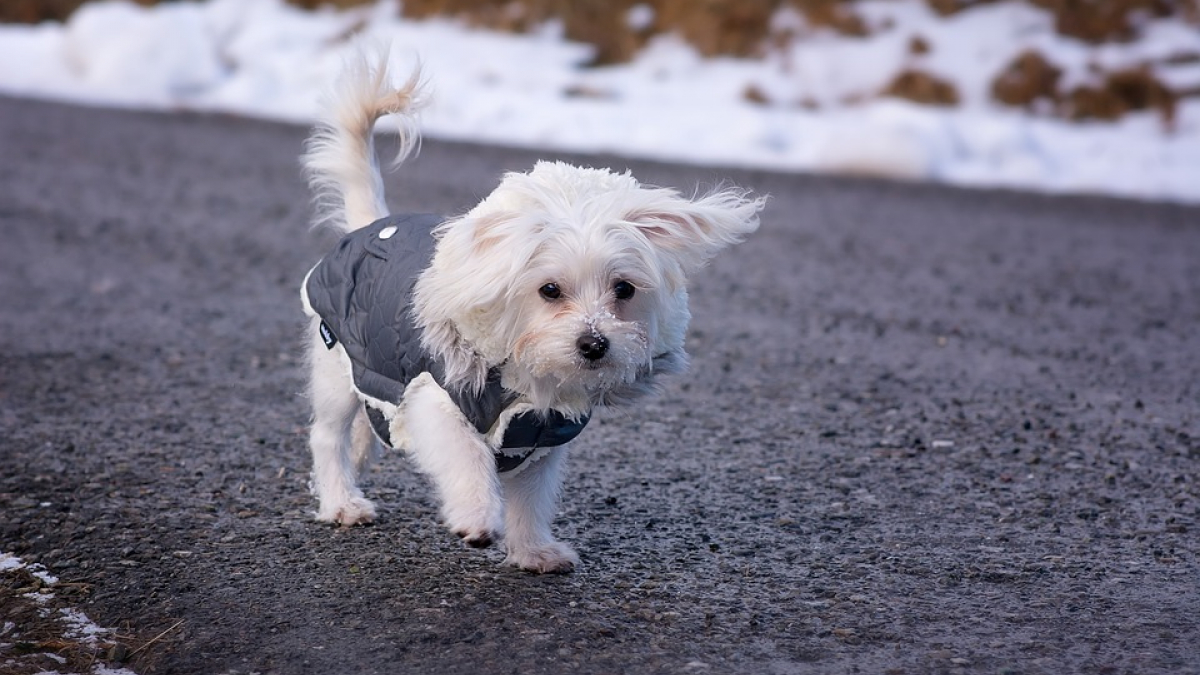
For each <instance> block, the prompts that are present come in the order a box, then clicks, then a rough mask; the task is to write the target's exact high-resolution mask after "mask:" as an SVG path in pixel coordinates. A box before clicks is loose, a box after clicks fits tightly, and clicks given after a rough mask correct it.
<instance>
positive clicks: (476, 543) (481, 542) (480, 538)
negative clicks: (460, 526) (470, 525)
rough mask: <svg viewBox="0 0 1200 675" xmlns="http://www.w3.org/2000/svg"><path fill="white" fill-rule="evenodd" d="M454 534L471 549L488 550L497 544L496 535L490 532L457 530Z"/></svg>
mask: <svg viewBox="0 0 1200 675" xmlns="http://www.w3.org/2000/svg"><path fill="white" fill-rule="evenodd" d="M454 534H456V535H458V538H459V539H462V540H463V543H464V544H466V545H467V546H470V547H471V548H487V547H489V546H491V545H492V544H494V543H496V533H495V532H492V531H490V530H455V531H454Z"/></svg>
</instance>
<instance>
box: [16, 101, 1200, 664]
mask: <svg viewBox="0 0 1200 675" xmlns="http://www.w3.org/2000/svg"><path fill="white" fill-rule="evenodd" d="M304 135H305V130H304V129H301V128H298V127H294V126H288V125H282V124H274V123H266V122H259V121H251V120H245V119H239V118H233V117H225V116H219V115H195V114H185V113H181V114H172V115H159V114H150V113H141V112H127V111H112V110H89V109H85V108H78V107H70V106H62V105H56V104H50V103H41V102H32V101H23V100H12V99H0V157H3V161H2V162H0V227H2V231H3V240H2V241H3V243H2V244H0V429H2V433H0V551H7V552H8V553H12V554H15V555H18V556H20V557H21V558H22V559H24V560H25V561H27V562H30V563H34V562H36V563H41V564H42V565H45V567H46V568H47V569H48V570H50V571H51V572H52V573H53V574H55V575H57V576H58V577H59V578H60V579H62V580H63V581H64V582H70V583H72V584H74V586H72V588H75V589H77V590H78V591H79V592H78V593H77V594H76V597H77V598H78V599H77V604H78V607H79V608H80V609H82V610H83V611H85V612H86V613H87V615H88V616H90V617H91V618H92V619H93V620H94V621H95V622H96V623H98V624H100V625H102V626H110V627H115V628H116V629H117V630H118V632H119V634H120V636H121V639H122V640H125V641H127V642H128V643H129V647H130V648H129V649H128V650H126V653H127V654H128V653H129V652H133V651H134V650H135V649H138V648H140V649H139V650H138V651H136V653H134V654H133V655H132V657H131V658H128V660H127V661H126V662H125V663H124V664H122V665H123V666H124V667H126V668H129V669H131V670H134V671H136V672H138V673H142V674H147V675H148V674H152V673H171V674H175V675H192V674H196V675H212V674H224V673H229V674H233V673H240V674H243V675H245V674H248V673H272V674H276V673H277V674H280V675H293V674H309V673H312V674H322V675H323V674H327V673H348V674H358V673H362V674H371V673H380V674H391V673H437V674H443V673H448V674H453V673H472V674H473V673H482V674H485V675H487V674H493V673H521V674H522V675H535V674H541V673H546V674H551V673H567V672H570V673H573V674H575V675H583V674H587V673H604V674H608V673H631V674H634V673H636V674H641V673H697V674H717V673H732V674H740V673H755V674H758V673H776V674H784V673H858V672H861V673H879V674H885V673H886V674H891V675H897V674H907V673H986V674H989V675H994V674H998V673H1012V674H1016V673H1022V674H1038V673H1044V674H1046V675H1060V674H1063V673H1089V674H1098V675H1107V674H1114V675H1115V674H1124V673H1130V674H1138V675H1143V674H1154V673H1164V674H1165V673H1171V674H1179V673H1200V208H1195V207H1183V206H1173V205H1163V204H1144V203H1135V202H1127V201H1118V200H1109V199H1102V198H1068V197H1046V196H1038V195H1029V194H1020V193H1008V192H993V191H964V190H957V189H947V188H939V187H929V186H921V185H909V184H903V183H891V182H882V181H872V180H850V179H835V178H817V177H809V176H795V175H780V174H773V173H766V172H753V171H732V170H716V169H706V168H696V167H680V166H671V165H663V164H654V163H649V162H635V161H628V160H624V159H619V158H612V157H594V158H578V157H575V158H572V157H567V158H566V159H568V160H572V161H577V162H581V163H594V164H600V165H607V166H612V167H614V168H617V169H624V168H626V167H628V168H630V169H632V170H633V171H634V173H635V175H637V176H639V178H641V179H642V180H643V181H644V182H649V183H657V184H664V185H672V186H678V187H682V188H684V189H691V187H692V186H695V185H697V184H701V185H705V184H712V183H713V182H716V181H719V180H722V179H728V180H729V181H731V182H733V183H736V184H739V185H745V186H749V187H752V188H754V189H755V190H757V191H759V192H766V193H770V194H771V195H772V201H771V204H770V205H769V206H768V209H767V211H766V212H765V213H764V220H763V228H762V230H761V232H760V233H758V234H757V235H755V236H754V237H753V238H752V239H751V240H750V241H749V242H747V243H746V244H744V245H742V246H740V247H737V248H735V249H733V250H731V251H729V252H727V253H726V254H725V255H724V256H722V257H720V258H718V260H716V261H715V262H714V264H713V265H712V266H711V267H710V268H709V269H707V270H706V271H705V273H704V274H703V275H701V276H700V278H698V279H696V281H695V283H694V285H693V292H692V295H693V305H692V309H693V313H694V315H695V319H694V324H693V329H692V331H691V333H690V337H689V344H690V350H691V352H692V353H693V356H694V368H693V372H692V373H690V374H689V375H687V376H685V377H682V378H677V379H676V380H674V382H673V383H672V385H671V386H670V387H669V389H668V391H667V394H666V395H665V396H664V397H663V398H661V399H659V400H657V401H655V402H653V403H650V404H648V405H646V406H644V407H642V408H641V409H638V410H635V411H630V412H626V413H620V414H616V413H609V414H603V415H600V416H599V418H598V419H596V420H595V421H594V422H593V424H592V425H591V426H589V428H588V430H587V431H586V432H585V433H584V434H583V436H582V437H581V438H580V440H579V441H577V443H576V445H575V446H574V450H573V453H572V462H571V469H570V477H569V479H568V483H567V488H566V495H565V500H564V503H563V507H562V511H561V516H560V518H559V520H558V523H557V529H558V531H559V533H560V534H561V535H562V536H563V537H564V538H565V539H567V540H569V541H571V542H572V543H573V544H574V545H575V546H576V547H577V548H578V550H579V552H580V554H581V556H582V558H583V563H582V565H581V566H580V568H579V570H578V571H577V572H575V573H574V574H571V575H565V576H544V577H537V576H532V575H528V574H524V573H520V572H517V571H513V570H508V569H505V568H502V567H501V566H499V564H498V563H499V560H500V555H499V554H498V553H497V552H495V551H476V550H469V549H466V548H465V547H463V546H462V544H460V543H459V542H458V541H457V540H456V539H455V538H454V537H453V536H452V535H450V534H448V533H447V532H445V531H444V530H443V529H442V527H441V526H440V525H438V523H437V513H436V505H435V504H434V502H433V499H432V495H431V492H430V490H429V488H428V487H427V485H426V484H425V482H424V480H423V479H422V478H421V477H420V476H419V475H418V474H416V473H415V471H414V470H413V467H412V466H411V464H410V463H409V462H407V461H406V460H405V459H404V458H403V457H402V456H400V455H392V456H389V457H387V458H386V459H385V460H384V462H382V463H381V464H380V465H379V466H378V467H377V469H376V470H375V471H374V472H373V473H372V474H371V476H370V478H369V485H368V492H369V493H370V494H371V495H372V496H373V497H374V498H375V499H376V500H377V502H378V504H379V506H380V509H381V517H380V519H379V521H378V523H377V524H375V525H374V526H370V527H364V528H354V529H335V528H331V527H327V526H322V525H319V524H317V523H314V522H312V520H311V519H310V514H311V512H312V510H313V508H314V504H313V501H312V500H311V498H310V497H309V495H308V492H307V489H306V481H307V471H308V463H307V457H306V452H307V451H306V447H305V431H304V429H305V424H306V404H305V401H304V399H303V397H302V396H301V395H300V392H301V390H302V388H303V382H302V373H301V364H300V363H299V359H298V354H299V345H300V342H301V337H300V332H301V326H302V321H301V311H300V307H299V300H298V296H297V287H298V284H299V281H300V279H301V277H302V275H303V274H304V272H305V271H306V270H307V268H308V267H309V266H310V265H311V264H312V263H313V262H315V261H316V260H317V258H318V257H319V256H320V255H321V254H322V252H323V251H324V250H325V249H326V248H327V247H328V246H329V245H330V244H331V243H332V241H333V238H332V236H331V235H328V234H322V233H314V232H312V231H310V230H308V229H307V218H308V213H309V210H308V196H307V194H306V192H305V189H304V186H303V184H302V182H301V180H300V177H299V172H298V161H297V156H298V154H299V152H300V149H301V148H300V146H301V142H302V139H303V138H304ZM554 156H555V155H552V154H536V153H532V152H528V151H516V150H509V149H501V148H493V147H480V146H474V145H467V144H453V143H444V142H434V141H430V142H427V143H426V144H425V146H424V148H423V151H422V154H421V156H420V157H419V158H417V159H416V160H414V161H412V162H411V163H410V164H409V165H407V166H406V167H405V168H404V169H403V170H401V171H400V172H399V173H397V174H394V175H393V176H392V177H391V178H390V179H389V186H390V187H389V198H390V201H391V202H392V205H393V206H394V207H395V208H396V209H398V210H400V209H404V210H432V211H438V212H446V213H451V212H457V211H461V210H463V209H465V208H466V207H468V206H470V205H471V204H472V203H473V202H474V201H477V200H478V199H480V198H481V197H482V196H483V195H485V194H486V193H487V192H488V191H489V190H490V189H491V187H492V186H494V184H495V182H496V179H497V177H498V175H499V174H500V172H502V171H504V170H509V169H519V170H523V169H525V168H528V167H529V165H530V164H531V163H532V162H533V161H534V160H535V159H537V158H549V157H554ZM1131 170H1134V169H1132V168H1131ZM2 593H3V589H0V601H3V595H2ZM9 599H11V598H9ZM0 613H2V612H0ZM3 621H4V617H3V616H0V624H2V623H3ZM160 634H161V637H159V639H157V640H154V641H152V642H151V638H153V637H156V636H159V635H160ZM10 663H11V662H10Z"/></svg>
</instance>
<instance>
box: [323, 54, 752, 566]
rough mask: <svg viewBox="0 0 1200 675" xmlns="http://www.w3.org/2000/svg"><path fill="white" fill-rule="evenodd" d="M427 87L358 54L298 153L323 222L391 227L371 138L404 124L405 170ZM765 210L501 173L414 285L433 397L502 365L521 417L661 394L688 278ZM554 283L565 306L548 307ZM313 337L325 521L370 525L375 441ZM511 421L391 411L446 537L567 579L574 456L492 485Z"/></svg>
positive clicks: (557, 172)
mask: <svg viewBox="0 0 1200 675" xmlns="http://www.w3.org/2000/svg"><path fill="white" fill-rule="evenodd" d="M419 82H420V76H419V73H414V74H413V75H412V77H410V78H409V80H408V82H407V84H405V85H403V86H402V87H399V88H393V87H392V86H391V85H390V84H389V79H388V74H387V68H386V52H380V53H379V54H377V55H376V57H375V64H374V65H372V64H371V63H370V62H369V60H368V58H366V57H363V58H360V59H359V60H358V61H357V62H356V63H354V64H352V65H351V66H350V67H349V68H348V69H347V73H346V75H345V78H344V79H343V81H342V83H341V85H340V87H339V89H338V90H337V92H336V95H335V97H334V98H332V99H331V101H330V103H329V106H328V109H327V112H326V115H325V116H324V118H323V119H322V121H321V122H320V124H319V125H318V126H317V128H316V131H315V132H314V134H313V137H312V139H311V140H310V141H309V143H308V146H307V152H306V154H305V156H304V164H305V169H306V171H307V173H308V176H309V181H310V184H311V185H312V186H313V188H314V190H315V191H316V193H317V197H318V202H319V206H320V213H319V214H318V218H319V220H320V221H323V222H328V223H331V224H333V225H334V226H336V227H338V228H339V229H341V230H343V231H350V230H353V229H357V228H359V227H363V226H366V225H367V224H369V223H371V222H373V221H374V220H376V219H378V218H380V217H383V216H384V215H386V213H387V209H386V206H385V201H384V195H383V180H382V177H381V175H380V172H379V168H378V165H377V164H376V160H375V154H374V149H373V143H372V129H373V125H374V122H375V120H377V119H378V118H379V117H381V116H383V115H386V114H393V113H395V114H399V115H401V124H400V130H401V132H400V133H401V152H400V158H401V159H403V158H404V157H405V156H406V155H407V154H408V153H409V151H410V150H411V149H412V148H414V147H415V146H416V144H417V143H418V137H417V134H416V131H415V123H414V122H413V117H412V112H413V111H414V110H415V107H416V105H417V104H418V102H419V100H420V93H419V85H418V83H419ZM764 202H765V200H764V199H763V198H751V197H749V196H748V194H747V193H746V192H744V191H742V190H738V189H732V188H730V189H721V190H717V191H714V192H711V193H709V194H706V195H702V196H698V197H695V198H691V199H689V198H685V197H683V196H681V195H680V194H679V193H678V192H676V191H674V190H671V189H667V188H655V187H647V186H643V185H641V184H639V183H638V182H637V181H636V180H635V179H634V178H633V177H632V176H631V175H629V174H628V173H625V174H618V173H613V172H611V171H607V170H604V169H589V168H580V167H576V166H571V165H569V164H564V163H561V162H539V163H538V164H537V165H536V166H534V168H533V170H532V171H530V172H529V173H509V174H507V175H505V176H504V177H503V179H502V180H501V182H500V185H499V186H498V187H497V188H496V189H495V190H494V191H493V192H492V193H491V194H490V195H489V196H488V197H487V198H485V199H484V200H483V201H482V202H480V203H479V204H478V205H477V206H475V207H474V208H472V209H471V210H470V211H469V212H467V213H466V214H464V215H462V216H459V217H456V218H452V219H449V220H447V221H446V222H445V223H444V224H442V225H441V226H440V227H439V228H438V230H437V232H436V233H435V234H436V236H437V239H438V243H437V250H436V253H435V254H434V258H433V261H432V263H431V264H430V266H429V268H428V269H426V270H425V271H424V273H422V275H421V277H420V279H419V280H418V283H417V287H416V290H415V297H414V305H415V315H416V316H417V321H418V324H419V325H420V327H421V328H422V329H423V342H424V346H425V348H426V349H427V350H429V352H430V353H431V354H433V355H434V356H435V357H436V358H439V359H440V360H441V361H442V362H443V363H444V364H445V365H446V371H447V377H446V382H444V383H443V385H444V386H445V387H447V388H449V389H458V390H465V391H468V392H469V391H471V390H473V389H476V388H478V387H481V386H482V385H483V382H484V379H485V377H486V376H487V373H488V372H489V370H491V369H499V372H500V374H501V382H502V384H503V385H504V386H505V387H506V388H508V389H510V390H512V391H513V392H515V393H517V394H518V395H519V397H520V398H519V402H518V404H517V405H519V406H520V408H519V409H520V410H532V411H542V412H546V411H551V410H554V411H558V412H560V413H563V414H565V415H567V416H568V417H574V418H578V417H580V416H583V415H587V414H591V412H592V411H593V410H594V409H595V408H596V407H598V406H605V405H623V404H627V403H630V402H632V401H635V400H637V399H639V398H641V397H643V396H645V395H648V394H651V393H654V392H655V391H656V390H657V376H658V375H662V374H669V373H675V372H680V371H682V370H683V369H685V367H686V365H687V354H686V352H685V351H684V345H683V342H684V336H685V333H686V331H687V324H688V321H689V319H690V314H689V312H688V306H687V288H686V284H687V278H688V276H689V275H690V274H691V273H693V272H694V271H695V270H697V269H698V268H699V267H701V266H702V265H703V264H704V263H705V262H706V261H707V260H708V259H709V258H710V257H712V256H713V255H714V254H715V253H716V252H717V251H719V250H720V249H722V248H724V247H726V246H728V245H730V244H733V243H736V242H738V241H740V240H741V239H742V238H744V237H745V236H746V235H747V234H749V233H751V232H753V231H754V230H755V229H756V228H757V226H758V215H757V214H758V212H759V211H760V210H761V209H762V207H763V205H764ZM621 282H625V283H627V284H631V285H632V286H633V287H634V289H635V290H634V293H633V295H632V297H629V298H624V299H623V298H619V297H617V296H618V293H619V292H624V291H625V290H627V289H626V288H625V287H624V286H623V285H622V284H621ZM546 284H555V285H556V287H557V289H558V291H559V293H560V295H559V296H558V297H557V298H550V299H547V298H546V297H543V294H542V293H541V292H540V291H539V289H542V288H543V287H544V286H545V285H546ZM618 289H622V290H621V291H619V290H618ZM306 311H308V312H309V314H310V315H311V308H309V307H307V303H306ZM313 321H314V322H316V321H318V320H317V319H315V318H314V319H313ZM311 330H312V333H313V335H314V337H313V338H312V340H310V345H311V346H310V355H311V356H310V361H311V367H312V384H311V397H312V403H313V409H314V413H313V428H312V434H311V447H312V452H313V467H314V468H313V489H314V492H315V493H316V495H317V497H318V499H319V501H320V509H319V510H318V512H317V518H318V520H322V521H328V522H335V523H340V524H342V525H354V524H356V523H361V522H368V521H370V520H371V519H372V518H374V517H375V508H374V506H373V505H372V504H371V503H370V502H369V501H367V500H366V498H365V497H364V496H363V494H362V492H361V491H360V490H359V488H358V487H357V475H358V471H359V470H360V468H361V466H362V462H363V458H366V457H369V456H370V455H371V454H372V451H373V450H374V448H375V446H376V443H375V441H374V439H373V438H372V437H371V436H370V432H369V426H368V424H367V423H366V421H365V414H364V413H363V412H362V405H361V402H362V398H363V397H362V396H361V395H360V394H359V393H358V392H356V390H355V388H354V384H353V381H352V379H351V377H350V375H349V361H348V359H347V357H346V356H345V352H344V351H343V350H342V349H341V347H340V345H339V346H336V347H335V348H334V349H332V350H327V349H325V346H324V344H323V343H322V342H321V341H320V340H319V339H318V338H317V337H315V336H316V330H315V324H314V326H312V327H311ZM587 336H590V337H591V339H592V340H593V341H596V340H600V341H603V342H604V344H605V345H606V347H607V348H606V350H604V351H603V355H602V356H600V357H598V358H597V357H596V356H595V354H592V357H591V358H589V357H587V356H585V355H584V351H585V350H584V349H583V347H581V345H580V342H579V341H580V340H581V338H585V337H587ZM510 416H511V415H506V416H504V417H502V422H501V425H498V428H497V429H493V430H492V433H489V434H479V433H478V432H477V431H476V430H475V429H474V427H473V426H471V424H470V423H469V422H468V421H467V420H466V418H465V417H464V416H463V415H462V413H461V412H460V411H459V410H458V408H457V407H456V406H455V404H454V403H453V401H452V399H451V398H450V396H449V394H448V392H447V391H446V390H445V389H443V388H442V386H439V385H438V384H437V383H436V382H435V381H434V380H433V378H432V377H429V376H428V375H423V376H421V377H418V378H417V379H415V380H413V382H412V383H411V384H410V385H409V387H408V389H407V390H406V392H405V396H404V400H403V401H402V402H401V404H400V405H399V407H398V408H396V410H395V415H394V417H393V419H392V422H391V431H392V439H393V442H395V443H396V444H397V445H399V446H401V447H403V448H404V449H405V450H406V451H407V452H408V453H409V455H410V456H411V457H412V458H413V459H414V460H415V462H416V464H417V466H418V467H419V468H420V469H421V470H422V471H423V472H424V473H426V474H428V475H429V476H430V478H431V479H432V482H433V483H434V485H435V486H436V488H437V490H438V493H439V495H440V497H441V501H442V516H443V519H444V520H445V523H446V525H447V526H448V527H449V528H450V529H451V530H452V531H454V532H455V533H457V534H458V535H459V536H461V537H462V538H463V539H464V540H465V541H466V542H467V543H468V544H471V545H473V546H485V545H487V544H489V543H491V542H492V541H495V540H500V539H502V540H503V542H504V545H505V548H506V552H507V558H506V561H507V562H508V563H509V564H512V565H516V566H518V567H521V568H523V569H527V570H531V571H535V572H561V571H567V570H570V569H573V567H574V566H575V565H576V564H577V563H578V560H579V558H578V556H577V555H576V554H575V552H574V551H573V550H571V548H570V547H568V546H566V545H565V544H562V543H560V542H558V541H556V540H555V539H554V537H553V535H552V534H551V531H550V523H551V521H552V520H553V517H554V513H555V509H556V505H557V503H558V492H559V486H560V483H561V476H562V467H563V463H564V461H565V457H566V448H565V447H560V448H555V449H551V450H547V451H539V453H538V454H537V455H536V456H535V457H534V458H531V459H530V460H527V461H526V463H525V465H523V466H522V467H521V469H520V470H519V471H514V472H511V473H506V474H503V475H498V474H497V472H496V468H495V460H494V458H493V452H494V451H495V447H496V445H497V444H498V443H499V440H500V439H501V438H502V437H503V433H502V425H503V424H504V423H506V420H507V419H508V417H510Z"/></svg>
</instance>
